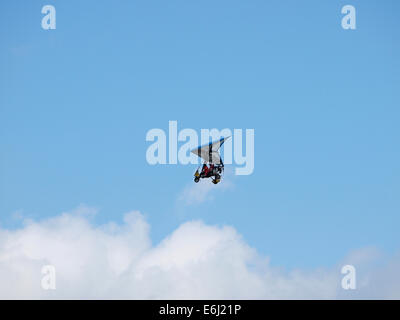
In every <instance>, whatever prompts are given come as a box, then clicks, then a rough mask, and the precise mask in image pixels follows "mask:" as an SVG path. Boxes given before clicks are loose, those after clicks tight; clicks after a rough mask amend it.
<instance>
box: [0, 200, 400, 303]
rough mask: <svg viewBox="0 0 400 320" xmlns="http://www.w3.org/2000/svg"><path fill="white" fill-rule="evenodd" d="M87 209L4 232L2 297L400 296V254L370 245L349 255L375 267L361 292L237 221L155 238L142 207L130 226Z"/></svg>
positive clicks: (0, 236) (0, 241)
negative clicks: (384, 255) (378, 251)
mask: <svg viewBox="0 0 400 320" xmlns="http://www.w3.org/2000/svg"><path fill="white" fill-rule="evenodd" d="M82 210H83V209H82V207H80V209H79V210H77V211H75V212H74V213H63V214H61V215H59V216H56V217H54V218H51V219H47V220H44V221H40V222H33V221H28V222H27V223H26V224H25V225H24V227H23V228H21V229H19V230H14V231H10V230H4V229H2V230H0V298H3V299H13V298H30V299H41V298H56V299H57V298H67V299H70V298H77V299H80V298H83V299H90V298H94V299H96V298H111V299H113V298H133V299H163V298H165V299H178V298H181V299H201V298H205V299H206V298H207V299H226V298H232V299H240V298H242V299H251V298H254V299H277V298H283V299H292V298H303V299H312V298H318V299H324V298H338V297H339V298H347V297H350V298H352V297H376V298H399V297H400V283H399V270H400V268H399V266H400V264H399V261H400V260H396V259H394V260H391V261H389V262H387V263H385V264H384V266H382V267H378V268H376V267H373V268H365V266H364V264H366V265H371V261H370V259H372V260H374V259H375V258H376V255H375V253H374V254H372V255H371V254H370V253H369V251H368V250H363V251H357V252H354V253H353V254H350V255H349V256H348V257H347V258H346V259H345V260H344V261H345V262H346V263H351V262H353V263H357V270H367V273H365V274H363V273H361V274H360V278H361V280H360V281H361V282H360V283H362V285H361V288H360V290H356V292H354V293H352V294H351V295H349V294H347V293H348V292H346V293H343V291H344V290H342V289H341V288H340V287H339V286H340V282H341V277H342V275H341V274H340V267H338V266H334V267H333V268H332V269H325V270H323V269H321V270H314V271H301V270H293V271H290V272H285V271H282V270H281V269H279V268H275V267H272V266H271V265H270V263H269V260H268V258H266V257H262V256H261V255H260V254H258V253H257V251H256V250H255V249H253V248H251V247H249V246H248V245H247V244H246V243H245V241H244V240H243V239H242V237H241V236H240V235H239V234H238V233H237V231H236V230H235V229H234V228H232V227H229V226H223V227H218V226H209V225H205V224H204V223H202V222H201V221H190V222H186V223H184V224H182V225H180V226H179V227H178V228H177V229H176V230H175V231H174V232H173V233H172V234H171V235H170V236H168V237H167V238H165V239H164V240H163V241H161V243H160V244H158V245H156V246H153V245H152V244H151V241H150V237H149V225H148V224H147V222H146V221H145V219H144V217H143V215H142V214H141V213H139V212H131V213H128V214H126V215H125V218H124V223H123V224H122V225H117V224H115V223H109V224H106V225H102V226H94V225H92V224H91V223H90V219H89V218H90V217H88V216H87V214H82ZM83 211H84V213H88V212H89V213H91V212H94V211H93V210H92V211H91V210H90V208H86V209H84V210H83ZM299 250H301V248H299ZM353 257H354V258H353ZM371 257H372V258H371ZM48 264H50V265H54V267H55V268H56V290H53V291H52V290H48V291H46V290H43V289H42V288H41V285H40V284H41V280H42V277H43V275H42V274H41V268H42V266H43V265H48ZM338 265H339V264H338ZM346 294H347V295H346Z"/></svg>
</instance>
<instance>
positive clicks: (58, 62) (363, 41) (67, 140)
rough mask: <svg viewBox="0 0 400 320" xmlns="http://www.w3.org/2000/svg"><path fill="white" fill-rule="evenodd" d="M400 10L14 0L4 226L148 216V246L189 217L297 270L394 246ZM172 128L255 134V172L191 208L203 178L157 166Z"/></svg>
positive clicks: (1, 184)
mask: <svg viewBox="0 0 400 320" xmlns="http://www.w3.org/2000/svg"><path fill="white" fill-rule="evenodd" d="M46 4H52V5H54V6H55V8H56V10H57V29H56V30H48V31H45V30H43V29H42V28H41V19H42V17H43V15H42V14H41V8H42V6H43V5H46ZM346 4H352V5H354V6H355V8H356V10H357V29H356V30H343V29H342V27H341V18H342V14H341V8H342V6H344V5H346ZM399 14H400V3H399V2H398V1H394V0H393V1H389V0H387V1H357V0H349V1H317V0H316V1H311V0H310V1H301V2H300V1H288V0H285V1H175V0H171V1H112V2H111V1H103V2H99V1H55V0H51V1H3V2H2V3H1V4H0V39H1V41H0V48H1V50H0V225H1V227H2V228H7V229H15V228H18V227H19V226H20V225H21V221H20V219H18V218H16V215H15V214H14V213H15V212H20V213H21V215H22V216H24V217H27V218H31V219H35V220H40V219H44V218H47V217H51V216H54V215H57V214H59V213H60V212H63V211H68V210H71V209H73V208H76V207H77V206H78V205H80V204H86V205H88V206H94V207H97V208H99V213H98V214H97V215H96V217H94V218H93V219H94V223H96V224H101V223H104V222H107V221H116V222H121V221H122V216H123V213H125V212H127V211H130V210H133V209H135V210H140V211H141V212H143V213H144V214H145V216H146V218H147V220H148V221H149V224H150V225H151V236H152V240H153V242H154V243H157V242H158V241H160V240H161V239H163V238H164V237H165V236H166V235H168V234H169V233H170V232H172V231H173V230H174V229H176V227H177V226H179V225H180V224H181V223H183V222H185V221H189V220H193V219H200V220H202V221H204V222H205V223H207V224H211V225H225V224H226V225H231V226H233V227H235V228H236V229H237V231H238V232H239V233H240V234H241V235H242V236H243V238H244V239H245V240H246V242H247V243H248V244H250V245H251V246H252V247H255V248H256V249H257V250H258V251H259V252H261V253H262V254H265V255H268V256H270V257H271V263H273V264H274V265H278V266H284V267H287V268H294V267H305V268H309V267H318V266H329V265H332V264H334V263H336V262H337V261H338V260H340V259H341V258H342V257H343V256H345V255H346V254H347V253H348V252H349V251H351V250H354V249H358V248H363V247H369V246H376V247H378V248H380V249H382V250H383V251H385V252H388V253H394V252H396V251H398V249H399V247H400V237H399V233H398V226H399V225H400V218H399V214H400V197H399V194H400V150H399V138H400V126H399V119H400V111H399V106H400V96H399V92H400V60H399V56H400V44H399V41H398V39H399V36H400V34H399V33H400V22H399ZM169 120H177V121H178V127H179V129H183V128H193V129H196V130H199V131H200V129H201V128H219V129H223V128H230V129H232V130H233V129H234V128H242V129H246V128H251V129H254V130H255V171H254V173H253V174H252V175H250V176H235V177H234V176H231V177H227V178H228V179H229V180H230V183H231V184H232V186H231V187H230V188H227V189H226V190H219V189H218V190H217V189H216V190H215V193H214V192H212V193H211V194H210V196H211V197H212V198H210V201H205V202H203V203H200V204H196V205H190V206H186V205H181V204H180V203H179V196H180V194H182V192H183V191H184V190H185V189H186V188H188V187H190V186H191V184H192V175H193V172H194V170H195V169H196V166H193V165H188V166H181V165H166V166H150V165H148V164H147V162H146V158H145V153H146V149H147V147H148V146H149V143H147V142H146V141H145V136H146V133H147V131H148V130H150V129H152V128H162V129H164V130H166V131H167V129H168V121H169ZM227 169H228V170H229V168H227ZM213 193H214V196H213Z"/></svg>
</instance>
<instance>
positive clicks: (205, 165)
mask: <svg viewBox="0 0 400 320" xmlns="http://www.w3.org/2000/svg"><path fill="white" fill-rule="evenodd" d="M201 172H202V173H203V174H204V175H205V176H206V175H207V173H208V167H207V164H206V163H205V164H203V168H202V169H201Z"/></svg>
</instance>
